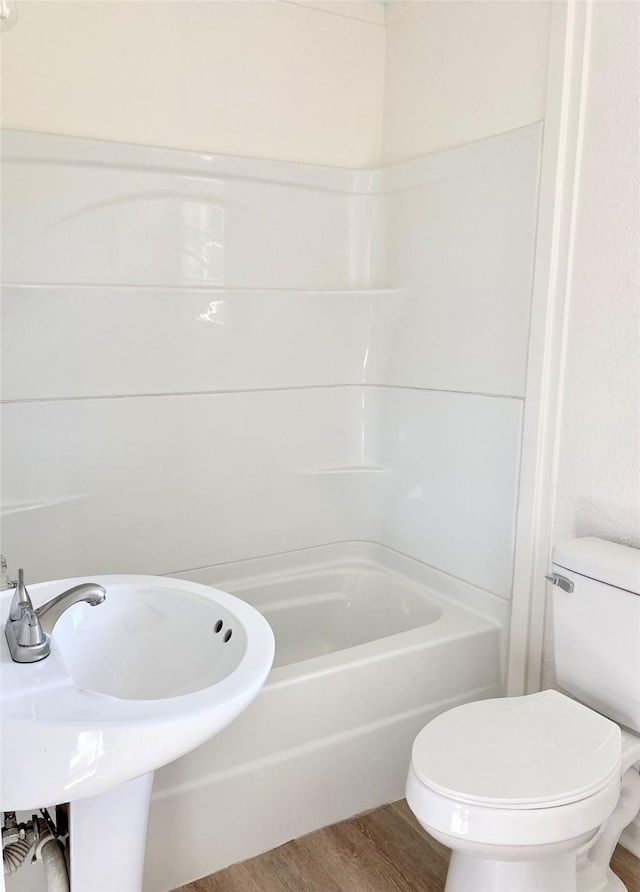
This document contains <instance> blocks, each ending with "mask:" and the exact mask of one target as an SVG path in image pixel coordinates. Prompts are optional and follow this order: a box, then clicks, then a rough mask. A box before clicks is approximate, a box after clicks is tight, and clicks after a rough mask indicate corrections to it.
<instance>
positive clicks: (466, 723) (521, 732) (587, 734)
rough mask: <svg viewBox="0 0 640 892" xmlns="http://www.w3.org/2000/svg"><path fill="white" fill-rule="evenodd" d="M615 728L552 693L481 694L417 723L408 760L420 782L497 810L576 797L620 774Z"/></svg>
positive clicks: (619, 748) (590, 792)
mask: <svg viewBox="0 0 640 892" xmlns="http://www.w3.org/2000/svg"><path fill="white" fill-rule="evenodd" d="M621 754H622V743H621V733H620V728H619V727H618V726H617V725H615V724H614V723H613V722H611V721H610V720H609V719H606V718H604V716H601V715H599V714H598V713H597V712H594V711H593V710H592V709H588V708H587V707H586V706H582V705H581V704H580V703H576V702H575V700H571V699H570V698H569V697H566V696H564V694H560V693H558V692H557V691H542V692H541V693H539V694H529V695H528V696H525V697H508V698H502V699H500V700H480V701H478V702H476V703H468V704H466V705H465V706H458V707H457V708H455V709H452V710H450V711H449V712H445V713H443V714H442V715H440V716H438V717H437V718H436V719H434V720H433V721H432V722H429V724H428V725H427V726H426V727H425V728H423V730H422V731H421V732H420V734H418V736H417V738H416V740H415V743H414V745H413V752H412V764H413V768H414V771H415V773H416V774H417V776H418V778H419V779H420V780H421V781H422V783H423V784H425V786H427V787H430V788H431V789H433V790H436V791H437V792H439V793H442V794H444V795H445V796H447V797H449V798H452V799H457V800H462V801H466V802H475V803H478V804H482V805H485V806H495V807H496V808H498V807H499V808H544V807H547V806H553V805H564V804H567V803H569V802H576V801H578V800H580V799H585V798H587V796H591V795H593V794H594V793H597V792H598V791H599V790H601V789H602V788H603V787H605V786H606V785H607V784H608V783H610V782H611V781H613V780H615V779H616V777H618V778H619V773H620V764H621Z"/></svg>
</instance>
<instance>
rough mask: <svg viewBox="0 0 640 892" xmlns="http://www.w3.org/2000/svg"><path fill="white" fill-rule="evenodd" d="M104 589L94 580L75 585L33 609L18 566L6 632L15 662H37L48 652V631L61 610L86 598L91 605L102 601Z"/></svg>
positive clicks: (49, 632)
mask: <svg viewBox="0 0 640 892" xmlns="http://www.w3.org/2000/svg"><path fill="white" fill-rule="evenodd" d="M106 596H107V593H106V591H105V589H104V588H103V587H102V586H101V585H98V584H97V583H95V582H83V583H82V584H81V585H74V586H73V588H70V589H67V591H66V592H62V594H60V595H56V597H55V598H51V600H50V601H47V603H46V604H43V605H42V606H41V607H38V608H37V609H35V610H34V607H33V604H32V603H31V598H30V596H29V592H28V591H27V588H26V586H25V584H24V572H23V571H22V570H18V582H17V584H16V590H15V592H14V595H13V600H12V601H11V609H10V611H9V619H8V620H7V624H6V626H5V630H4V631H5V635H6V637H7V642H8V644H9V651H10V653H11V659H12V660H14V662H16V663H36V662H37V661H38V660H44V658H45V657H48V656H49V654H50V653H51V643H50V640H51V633H52V632H53V627H54V626H55V624H56V623H57V622H58V620H59V619H60V617H61V616H62V614H63V613H64V612H65V610H67V609H68V608H69V607H73V605H74V604H78V603H79V602H80V601H86V603H87V604H90V605H91V606H92V607H95V606H96V604H102V602H103V601H104V599H105V598H106Z"/></svg>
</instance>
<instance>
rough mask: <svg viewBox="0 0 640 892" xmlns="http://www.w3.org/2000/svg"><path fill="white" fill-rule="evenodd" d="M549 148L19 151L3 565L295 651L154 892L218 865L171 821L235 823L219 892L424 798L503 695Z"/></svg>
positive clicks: (200, 767)
mask: <svg viewBox="0 0 640 892" xmlns="http://www.w3.org/2000/svg"><path fill="white" fill-rule="evenodd" d="M540 137H541V127H540V126H539V125H534V126H531V127H526V128H523V129H521V130H517V131H514V132H512V133H507V134H504V135H503V136H499V137H495V138H492V139H488V140H485V141H483V142H481V143H477V144H473V145H468V146H463V147H460V148H455V149H452V150H449V151H445V152H440V153H438V154H436V155H433V156H430V157H428V158H423V159H417V160H416V161H411V162H408V163H404V164H399V165H396V166H393V167H390V168H387V169H384V170H379V171H347V170H339V169H331V168H322V167H314V166H308V165H299V164H289V163H283V162H272V161H261V160H257V159H243V158H231V157H223V156H215V155H196V154H192V153H188V152H175V151H170V150H164V149H150V148H145V147H140V146H126V145H118V144H112V143H103V142H97V141H90V140H78V139H70V138H65V137H50V136H44V135H38V134H27V133H17V132H14V133H11V132H5V133H4V134H3V145H2V150H3V220H2V223H3V241H2V250H3V257H2V260H3V267H2V268H3V276H4V279H5V282H4V285H3V302H2V314H3V319H2V321H3V325H2V337H3V345H2V347H3V349H2V362H3V368H2V378H3V399H4V400H5V405H4V407H3V411H4V422H5V423H4V425H3V431H2V435H3V444H2V448H3V463H2V472H3V475H4V478H3V481H2V492H3V499H4V502H3V506H2V510H3V549H4V551H5V552H6V553H7V554H8V555H9V556H10V560H11V562H12V564H13V565H15V566H18V565H20V564H21V563H24V564H26V565H27V566H29V567H30V573H31V577H32V578H33V579H34V580H38V579H51V578H56V577H66V576H69V575H76V576H81V575H83V574H90V575H96V574H99V573H100V572H113V571H114V570H117V571H119V572H126V573H150V572H152V573H156V574H167V575H169V574H171V575H176V576H187V577H189V578H192V579H194V581H200V582H204V583H205V584H210V585H217V586H219V587H220V588H222V589H223V590H230V591H235V592H237V593H238V594H240V596H241V597H243V598H245V597H246V598H247V600H250V601H252V599H253V600H254V601H255V602H256V606H258V607H259V608H263V609H264V611H265V614H266V615H267V616H268V617H269V619H270V621H271V622H272V623H273V626H274V630H275V633H276V638H277V639H279V642H280V643H279V645H278V646H279V653H277V654H276V661H277V663H278V665H277V668H275V669H274V670H273V674H272V676H271V678H270V680H269V682H268V684H267V688H266V689H265V690H264V691H263V692H261V694H260V695H259V696H258V698H257V700H256V702H255V703H254V704H252V706H251V708H250V709H249V711H248V712H247V714H246V716H245V717H244V718H243V719H242V722H243V724H242V728H244V731H243V734H244V735H245V737H246V739H247V741H251V745H252V746H253V745H257V743H258V742H259V741H260V740H261V739H262V740H264V741H265V746H266V748H265V749H264V750H262V751H261V750H260V749H259V748H258V749H251V748H249V749H248V750H245V748H244V747H245V744H242V745H240V740H239V736H238V737H236V736H232V737H229V738H228V739H229V743H225V740H226V739H227V735H228V734H232V731H233V729H228V730H226V731H225V732H223V734H222V735H221V736H220V738H219V741H218V742H219V744H220V747H221V748H223V747H229V750H230V751H231V750H233V751H234V752H235V753H236V754H244V756H245V757H246V758H245V760H244V762H242V761H235V762H233V761H225V760H224V759H222V749H221V750H220V753H218V752H217V751H216V752H213V751H212V750H208V749H207V747H205V748H204V749H201V750H198V751H197V752H196V753H194V754H193V755H192V756H190V757H189V758H188V759H187V760H185V759H182V760H180V761H179V762H178V763H176V766H174V768H173V769H171V771H170V772H169V771H168V770H167V771H168V773H167V774H166V775H165V774H163V776H162V778H161V779H159V782H158V787H157V791H156V794H154V804H153V805H152V810H151V818H150V828H151V829H150V836H149V857H148V862H147V870H148V871H149V874H148V876H149V877H151V878H152V879H151V880H148V882H149V883H150V885H149V888H153V889H154V892H156V890H157V889H160V888H163V886H162V883H161V882H160V879H159V878H162V877H166V878H167V882H168V878H169V877H170V876H172V875H173V876H174V878H177V879H178V880H179V881H183V880H185V881H186V880H187V879H192V878H194V876H195V874H193V873H191V874H190V873H189V870H190V869H191V868H190V866H189V865H190V863H195V861H194V862H190V861H189V858H191V857H193V858H197V857H200V856H199V855H197V852H196V848H197V846H196V843H195V842H194V846H193V847H192V848H193V852H190V853H188V854H185V856H184V858H182V856H180V858H179V859H177V860H176V861H175V863H174V865H173V867H172V868H171V870H174V869H175V871H176V873H175V874H171V872H170V870H169V867H168V865H167V863H166V862H167V859H168V857H169V855H170V853H171V852H173V847H168V846H167V845H165V844H163V843H162V842H161V841H162V840H163V838H164V837H163V834H164V832H165V831H166V827H168V826H170V823H169V822H167V823H166V827H165V823H164V819H163V820H160V817H161V816H162V815H164V814H165V812H164V811H163V809H169V810H170V809H171V808H174V807H176V808H179V809H180V811H181V813H184V814H187V815H189V820H190V821H193V822H194V827H192V832H193V839H194V840H197V839H198V838H199V837H198V833H199V832H200V831H199V830H198V829H197V827H200V826H201V827H207V826H208V827H211V828H212V827H213V826H214V825H213V823H212V822H213V821H214V820H220V822H221V824H225V826H224V827H222V826H220V827H217V826H216V827H215V832H214V834H213V835H215V836H216V838H218V839H219V840H220V845H219V846H218V847H217V848H215V851H214V850H213V849H211V859H210V862H209V863H204V862H202V861H199V862H198V864H199V867H200V869H201V871H202V873H207V872H209V871H210V870H211V869H215V867H221V866H223V865H224V863H229V861H230V860H234V858H235V857H236V856H238V855H239V856H241V857H246V856H247V855H249V854H255V853H256V852H257V851H259V850H260V849H261V848H267V847H268V846H269V845H275V844H277V843H278V842H283V841H285V839H288V838H290V836H291V835H299V833H301V832H306V831H307V830H311V829H314V828H315V827H317V826H320V825H321V824H322V823H328V822H329V821H332V820H339V819H340V818H342V817H347V816H349V815H350V814H353V813H354V812H356V811H359V810H363V809H364V808H368V807H373V806H375V805H376V804H380V803H381V802H383V801H386V799H387V798H389V799H392V798H399V797H400V796H401V795H402V791H403V787H404V777H405V773H406V766H407V764H408V757H409V751H410V745H411V741H412V740H413V738H414V737H415V734H416V733H417V731H418V729H419V728H420V727H422V725H424V723H425V722H426V721H427V720H428V719H429V717H431V716H433V715H436V714H437V713H438V712H440V711H442V710H443V709H445V708H447V707H448V706H450V705H454V704H455V703H461V702H465V701H467V700H469V699H476V698H479V697H490V696H495V695H496V694H498V693H499V692H500V683H501V682H500V679H501V673H500V661H501V659H503V657H504V649H503V648H501V646H500V641H501V640H502V639H503V634H504V629H505V627H506V624H507V622H508V613H509V599H510V595H511V584H512V583H511V577H512V569H513V544H514V538H515V516H516V508H517V485H518V475H519V461H520V439H521V425H522V414H523V400H524V382H525V370H526V362H527V340H528V323H529V312H530V296H531V272H532V256H533V245H534V232H535V213H536V199H537V180H538V167H539V154H540ZM27 342H28V344H29V362H26V363H25V362H24V344H25V343H27ZM96 351H98V353H96ZM97 355H98V359H97V360H96V356H97ZM34 543H37V548H34ZM262 560H264V561H266V562H267V563H266V564H264V565H263V564H262V563H260V562H261V561H262ZM255 562H257V563H255ZM198 568H205V569H204V570H199V569H198ZM206 568H208V569H206ZM200 573H201V574H203V575H202V576H198V574H200ZM193 574H195V575H193ZM403 691H406V692H407V693H406V695H404V694H403V693H402V692H403ZM384 692H387V694H385V693H384ZM367 704H368V705H367ZM369 706H370V707H371V710H372V711H369V712H367V709H369ZM378 707H379V708H378ZM270 710H271V712H270ZM281 710H284V712H281ZM278 715H285V716H286V715H289V716H295V717H296V727H299V728H307V729H308V730H309V736H307V737H306V738H305V739H302V738H298V737H296V735H295V734H293V730H292V726H291V723H290V722H289V723H288V724H287V723H283V724H282V734H284V735H285V736H284V737H282V738H281V739H280V740H279V741H278V742H273V745H272V744H271V743H270V744H268V746H267V738H268V735H266V734H265V733H264V729H265V728H268V727H271V726H274V727H275V726H276V725H277V722H278V719H277V716H278ZM252 716H254V718H255V722H256V724H255V725H251V724H250V723H251V722H252V721H253V719H252V718H251V717H252ZM349 716H351V718H349ZM322 717H324V718H322ZM345 717H346V723H343V724H340V722H341V721H342V718H345ZM321 718H322V721H324V720H325V719H326V722H327V724H325V725H322V724H320V725H318V724H317V721H316V719H317V720H318V721H320V720H321ZM245 720H246V723H247V724H246V726H245ZM242 728H241V729H240V730H239V731H238V735H240V733H241V730H242ZM287 729H288V730H287ZM234 733H235V732H234ZM286 734H289V735H293V736H290V737H289V738H287V737H286ZM314 734H315V736H313V735H314ZM234 741H235V743H234ZM247 745H248V744H247ZM218 757H220V759H221V761H220V762H219V763H217V759H218ZM212 760H213V761H214V762H216V764H219V766H221V767H220V768H219V770H218V769H216V768H215V767H214V766H213V765H212V764H211V762H212ZM222 766H224V767H222ZM354 766H358V770H355V769H354ZM174 769H175V770H174ZM163 772H164V770H163ZM314 777H315V778H316V781H317V786H315V787H314V786H313V783H314V781H313V778H314ZM327 778H331V779H332V780H331V782H330V783H329V782H328V781H327ZM221 784H222V786H221ZM256 789H260V790H262V792H261V793H260V807H259V808H258V807H256V808H253V807H251V806H250V803H251V802H252V796H256V795H257V794H256V792H255V791H256ZM341 789H342V790H343V791H344V793H343V794H341V792H340V791H341ZM214 790H215V796H217V795H219V796H220V797H221V798H220V801H221V802H222V801H224V802H225V803H226V804H227V806H228V808H229V809H230V810H229V811H228V812H226V814H227V815H228V816H229V820H228V822H226V823H225V820H226V819H225V818H224V817H223V818H220V817H219V816H218V817H216V815H215V809H212V806H211V803H212V798H211V796H210V795H208V794H209V793H210V792H211V791H214ZM282 790H286V791H287V794H286V796H285V797H283V796H282ZM323 790H324V791H326V792H324V793H323ZM199 791H200V792H199ZM214 798H215V797H214ZM305 801H306V802H313V809H312V810H311V811H309V810H307V811H305ZM232 802H233V803H235V804H234V805H233V808H232V806H231V803H232ZM249 811H250V812H251V813H252V820H253V816H254V815H255V826H254V825H253V824H252V829H251V831H250V832H249V831H248V830H247V832H246V834H244V833H243V836H244V837H245V838H246V839H247V840H249V841H250V843H251V845H252V846H253V850H252V851H248V850H243V851H242V852H239V850H238V849H237V848H236V847H234V846H235V845H236V844H235V843H234V838H237V837H238V836H239V834H238V833H236V832H235V831H234V828H236V827H237V826H238V823H237V821H240V820H241V815H242V813H243V812H245V813H247V812H249ZM281 813H282V814H285V815H291V816H293V817H292V823H287V822H286V821H284V820H283V821H280V819H279V818H278V815H279V814H281ZM154 815H155V817H154ZM234 816H235V817H234ZM314 822H315V823H314ZM163 828H164V829H163ZM272 830H273V834H272V835H270V834H271V831H272ZM279 833H285V834H286V833H288V834H289V836H284V837H280V836H278V834H279ZM165 842H166V840H165ZM198 851H200V852H201V853H202V852H205V853H206V852H207V846H206V845H205V844H204V841H203V840H200V849H199V850H198ZM185 852H186V849H185ZM171 857H173V855H172V856H171ZM227 859H228V860H227ZM163 882H164V880H163ZM154 883H155V884H156V885H154ZM176 884H177V883H176ZM166 888H168V886H167V887H166Z"/></svg>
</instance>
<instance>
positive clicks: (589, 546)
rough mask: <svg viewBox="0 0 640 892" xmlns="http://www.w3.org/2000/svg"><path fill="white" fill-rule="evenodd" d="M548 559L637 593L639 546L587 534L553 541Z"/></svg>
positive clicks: (639, 593)
mask: <svg viewBox="0 0 640 892" xmlns="http://www.w3.org/2000/svg"><path fill="white" fill-rule="evenodd" d="M552 560H553V564H554V566H557V567H559V568H562V569H564V570H570V571H571V572H573V573H578V574H579V575H580V576H587V577H589V578H590V579H595V580H597V581H598V582H604V583H605V584H607V585H613V586H615V587H616V588H621V589H624V590H625V591H628V592H631V593H632V594H634V595H640V548H632V547H631V546H630V545H620V544H619V543H617V542H609V541H608V540H607V539H598V538H596V537H595V536H589V537H585V538H584V539H570V540H569V541H568V542H562V543H561V544H560V545H556V546H555V547H554V549H553V557H552Z"/></svg>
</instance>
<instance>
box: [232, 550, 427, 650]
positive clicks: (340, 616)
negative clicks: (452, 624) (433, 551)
mask: <svg viewBox="0 0 640 892" xmlns="http://www.w3.org/2000/svg"><path fill="white" fill-rule="evenodd" d="M233 588H234V592H235V593H236V594H238V595H240V597H243V598H246V599H247V600H248V601H249V602H250V603H251V604H253V606H254V607H255V608H256V609H257V610H259V611H260V613H261V614H262V615H263V616H264V617H266V619H267V620H268V622H269V624H270V625H271V628H272V629H273V632H274V635H275V639H276V656H275V660H274V667H277V666H286V665H288V664H290V663H296V662H299V661H300V660H306V659H310V658H313V657H318V656H321V655H323V654H330V653H334V652H337V651H343V650H346V649H348V648H352V647H357V646H359V645H362V644H365V643H367V642H369V641H377V640H380V639H383V638H389V637H391V636H393V635H399V634H402V633H403V632H408V631H410V630H411V629H416V628H420V627H422V626H428V625H430V624H431V623H433V622H435V621H436V620H438V619H439V618H440V616H441V615H442V605H441V604H439V603H438V602H437V601H435V600H433V599H430V598H429V597H425V594H424V591H423V590H422V589H421V587H419V586H416V585H412V584H411V581H410V580H408V579H407V578H406V577H402V576H400V575H396V574H393V573H390V572H389V571H386V570H382V569H380V568H377V567H375V566H367V565H357V564H351V565H348V566H343V567H334V568H322V569H317V570H312V571H310V572H307V573H305V574H302V575H301V574H300V573H297V574H295V575H292V576H289V577H287V576H284V577H281V578H280V579H278V580H274V581H269V580H262V581H260V582H257V581H254V580H247V581H241V582H239V583H237V584H236V585H235V586H234V587H233Z"/></svg>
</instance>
